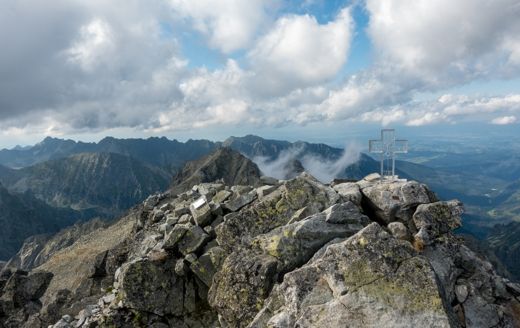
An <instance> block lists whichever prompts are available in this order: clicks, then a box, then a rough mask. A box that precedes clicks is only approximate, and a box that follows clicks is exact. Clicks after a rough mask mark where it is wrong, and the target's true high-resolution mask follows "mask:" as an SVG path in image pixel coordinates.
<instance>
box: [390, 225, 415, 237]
mask: <svg viewBox="0 0 520 328" xmlns="http://www.w3.org/2000/svg"><path fill="white" fill-rule="evenodd" d="M388 230H389V231H390V233H391V234H392V236H394V237H395V238H397V239H401V240H410V239H411V236H410V232H409V231H408V229H407V228H406V226H405V225H404V224H403V223H402V222H398V221H396V222H390V223H389V224H388Z"/></svg>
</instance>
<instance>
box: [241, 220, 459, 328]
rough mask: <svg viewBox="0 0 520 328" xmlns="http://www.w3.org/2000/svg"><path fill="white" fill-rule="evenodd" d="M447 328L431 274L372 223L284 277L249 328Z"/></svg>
mask: <svg viewBox="0 0 520 328" xmlns="http://www.w3.org/2000/svg"><path fill="white" fill-rule="evenodd" d="M345 323H348V326H349V327H378V326H381V325H382V324H383V323H384V326H386V327H452V326H454V325H455V323H453V321H452V319H451V318H450V314H449V313H448V310H447V309H446V308H445V305H444V302H443V300H442V298H441V295H440V293H439V288H438V285H437V281H436V278H435V273H434V272H433V270H432V269H431V267H430V265H429V264H428V262H427V261H426V260H425V259H424V258H422V257H420V256H417V255H416V253H415V251H414V249H413V248H412V247H411V245H410V244H409V243H406V242H402V241H400V240H397V239H395V238H393V237H391V236H390V235H389V234H388V233H386V232H385V231H384V230H383V229H382V228H381V227H380V226H379V225H378V224H377V223H372V224H371V225H369V226H368V227H366V228H364V229H363V230H361V231H360V232H359V233H357V234H356V235H354V236H352V237H351V238H349V239H347V240H346V241H345V242H341V243H337V244H332V245H329V246H327V249H326V250H325V251H324V252H323V254H322V255H321V256H320V257H319V258H315V259H313V261H312V262H310V263H308V264H306V265H304V266H303V267H302V268H301V269H298V270H295V271H293V272H291V273H288V274H286V275H285V277H284V281H283V283H282V284H280V285H279V286H277V288H276V289H275V291H273V293H272V295H271V297H270V298H269V299H268V301H267V302H266V306H265V307H263V308H262V310H261V311H260V312H259V313H258V315H257V316H256V317H255V319H254V320H253V322H252V323H251V324H250V325H249V327H325V326H326V327H343V326H344V325H345Z"/></svg>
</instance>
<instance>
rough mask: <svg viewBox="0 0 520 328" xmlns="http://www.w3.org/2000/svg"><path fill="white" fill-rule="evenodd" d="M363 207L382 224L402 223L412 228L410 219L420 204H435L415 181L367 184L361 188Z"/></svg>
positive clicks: (428, 192)
mask: <svg viewBox="0 0 520 328" xmlns="http://www.w3.org/2000/svg"><path fill="white" fill-rule="evenodd" d="M361 192H362V194H363V196H364V198H363V202H364V207H367V209H369V210H370V211H371V212H372V213H373V216H374V219H377V220H379V221H380V222H382V223H384V224H388V223H390V222H393V221H397V220H399V221H401V222H403V223H404V224H405V225H406V226H407V227H408V228H409V229H411V228H412V224H411V222H410V221H411V218H412V215H413V213H414V212H415V209H416V207H417V206H418V205H420V204H427V203H431V202H435V201H436V198H435V195H434V194H433V193H432V192H431V191H430V190H429V189H428V187H427V186H426V185H424V184H421V183H418V182H415V181H386V180H384V181H379V180H376V181H374V182H371V183H367V184H365V185H364V187H362V188H361Z"/></svg>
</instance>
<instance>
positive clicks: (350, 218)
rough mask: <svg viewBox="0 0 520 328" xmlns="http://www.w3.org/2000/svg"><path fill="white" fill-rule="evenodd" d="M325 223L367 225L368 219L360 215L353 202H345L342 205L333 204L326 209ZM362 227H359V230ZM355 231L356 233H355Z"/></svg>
mask: <svg viewBox="0 0 520 328" xmlns="http://www.w3.org/2000/svg"><path fill="white" fill-rule="evenodd" d="M323 213H324V214H325V221H326V222H328V223H335V224H359V223H361V224H363V226H365V225H367V224H368V222H369V219H368V217H367V216H366V215H364V214H362V213H361V212H360V211H359V207H357V206H356V205H355V204H354V203H353V202H351V201H347V202H345V203H342V204H334V205H332V206H331V207H329V208H327V209H326V210H325V211H324V212H323ZM363 226H361V227H359V226H358V229H357V230H360V229H361V228H362V227H363ZM357 230H356V231H357Z"/></svg>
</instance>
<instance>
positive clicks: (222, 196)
mask: <svg viewBox="0 0 520 328" xmlns="http://www.w3.org/2000/svg"><path fill="white" fill-rule="evenodd" d="M231 195H233V193H232V192H231V191H228V190H221V191H219V192H217V194H216V195H215V196H214V197H213V198H212V201H213V202H214V203H218V204H222V203H224V202H225V201H226V200H227V199H228V198H229V197H231Z"/></svg>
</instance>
